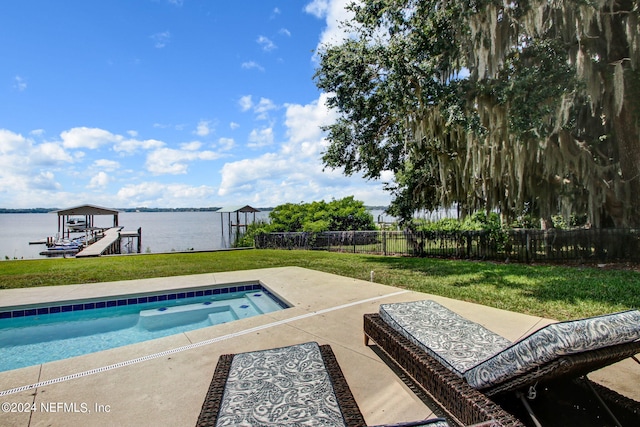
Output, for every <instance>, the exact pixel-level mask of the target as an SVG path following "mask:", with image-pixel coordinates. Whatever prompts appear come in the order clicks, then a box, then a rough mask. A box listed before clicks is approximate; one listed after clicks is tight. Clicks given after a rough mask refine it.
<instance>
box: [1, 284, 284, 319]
mask: <svg viewBox="0 0 640 427" xmlns="http://www.w3.org/2000/svg"><path fill="white" fill-rule="evenodd" d="M247 291H261V292H264V293H265V294H266V295H268V296H269V297H270V298H272V299H273V300H274V301H275V302H276V303H277V304H278V305H279V306H280V307H282V308H289V307H291V306H290V305H289V304H287V303H286V302H284V301H283V300H282V299H281V298H280V297H278V296H277V295H275V294H274V293H273V292H271V291H270V290H269V289H268V288H267V287H265V286H264V285H263V284H262V283H247V284H244V285H233V286H231V285H230V286H226V287H220V286H216V287H209V288H204V289H201V288H198V289H194V290H183V289H181V290H180V291H179V292H170V293H163V294H153V295H149V294H146V295H140V296H135V295H118V296H116V297H111V298H110V299H101V300H96V299H93V300H91V301H87V302H83V303H80V302H72V301H68V302H65V303H63V304H56V305H49V306H44V307H41V306H37V307H33V306H25V308H17V309H16V308H15V307H14V308H13V309H11V310H6V311H0V320H1V319H15V318H19V317H27V316H38V315H45V314H56V313H67V312H70V311H85V310H93V309H96V308H109V307H119V306H124V305H136V304H145V303H148V302H157V301H172V300H176V299H188V298H196V297H203V296H209V295H212V296H213V295H224V294H229V293H234V292H247Z"/></svg>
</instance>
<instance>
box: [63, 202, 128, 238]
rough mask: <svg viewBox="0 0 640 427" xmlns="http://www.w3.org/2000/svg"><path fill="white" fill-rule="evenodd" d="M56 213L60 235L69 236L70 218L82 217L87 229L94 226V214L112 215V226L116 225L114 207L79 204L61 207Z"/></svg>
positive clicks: (116, 218)
mask: <svg viewBox="0 0 640 427" xmlns="http://www.w3.org/2000/svg"><path fill="white" fill-rule="evenodd" d="M55 213H57V214H58V233H59V235H60V236H65V232H66V236H67V237H68V236H69V233H70V232H71V231H72V230H70V229H69V227H68V223H69V220H71V219H72V218H77V217H82V218H84V222H85V224H86V225H85V227H86V229H88V230H91V229H93V228H94V225H95V223H94V216H96V215H112V216H113V227H118V214H119V211H117V210H115V209H109V208H103V207H100V206H95V205H81V206H76V207H74V208H68V209H61V210H59V211H55Z"/></svg>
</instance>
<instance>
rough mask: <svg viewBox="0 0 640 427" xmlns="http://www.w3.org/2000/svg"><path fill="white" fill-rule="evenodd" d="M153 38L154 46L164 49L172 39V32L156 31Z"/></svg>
mask: <svg viewBox="0 0 640 427" xmlns="http://www.w3.org/2000/svg"><path fill="white" fill-rule="evenodd" d="M151 40H153V41H154V47H155V48H156V49H162V48H164V47H166V46H167V44H168V43H169V41H170V40H171V33H170V32H169V31H163V32H161V33H155V34H153V35H152V36H151Z"/></svg>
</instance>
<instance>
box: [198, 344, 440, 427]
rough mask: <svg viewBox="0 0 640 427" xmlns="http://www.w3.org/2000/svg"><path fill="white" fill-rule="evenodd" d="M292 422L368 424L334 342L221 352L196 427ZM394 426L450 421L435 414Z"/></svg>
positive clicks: (436, 426) (353, 426)
mask: <svg viewBox="0 0 640 427" xmlns="http://www.w3.org/2000/svg"><path fill="white" fill-rule="evenodd" d="M288 425H307V426H313V425H318V426H320V425H321V426H348V427H356V426H357V427H363V426H366V424H365V421H364V418H363V417H362V414H361V413H360V409H359V408H358V405H357V403H356V401H355V400H354V398H353V395H352V394H351V390H350V389H349V385H348V384H347V382H346V380H345V378H344V376H343V374H342V371H341V369H340V366H339V365H338V362H337V361H336V358H335V356H334V354H333V351H332V350H331V347H330V346H328V345H318V344H317V343H315V342H309V343H304V344H298V345H293V346H289V347H282V348H275V349H270V350H262V351H255V352H249V353H241V354H236V355H234V354H226V355H222V356H220V358H219V360H218V364H217V366H216V370H215V372H214V375H213V380H212V381H211V385H210V386H209V390H208V392H207V395H206V397H205V400H204V403H203V405H202V409H201V411H200V416H199V418H198V422H197V426H198V427H202V426H277V427H284V426H288ZM393 426H399V427H400V426H406V427H409V426H416V427H417V426H428V427H446V426H448V424H447V422H446V420H445V419H443V418H435V419H429V420H423V421H417V422H410V423H401V424H393ZM379 427H383V426H379ZM384 427H391V425H389V426H384Z"/></svg>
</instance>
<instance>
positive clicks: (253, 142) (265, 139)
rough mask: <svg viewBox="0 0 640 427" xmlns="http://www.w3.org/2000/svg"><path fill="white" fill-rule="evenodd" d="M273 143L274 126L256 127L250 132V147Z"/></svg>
mask: <svg viewBox="0 0 640 427" xmlns="http://www.w3.org/2000/svg"><path fill="white" fill-rule="evenodd" d="M271 144H273V129H272V128H264V129H259V130H258V129H254V130H252V131H251V133H250V134H249V143H248V144H247V146H248V147H251V148H259V147H266V146H268V145H271Z"/></svg>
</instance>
